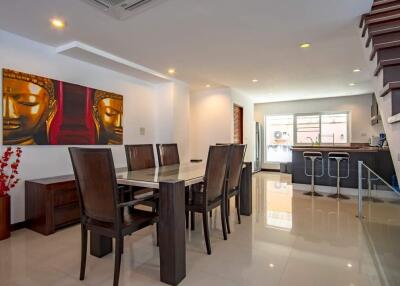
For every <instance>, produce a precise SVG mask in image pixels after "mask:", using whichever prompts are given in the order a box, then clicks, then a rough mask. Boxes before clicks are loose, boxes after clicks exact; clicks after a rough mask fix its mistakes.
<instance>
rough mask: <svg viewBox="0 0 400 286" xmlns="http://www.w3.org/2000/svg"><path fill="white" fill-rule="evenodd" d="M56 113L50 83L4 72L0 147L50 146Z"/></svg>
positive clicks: (12, 72) (25, 75)
mask: <svg viewBox="0 0 400 286" xmlns="http://www.w3.org/2000/svg"><path fill="white" fill-rule="evenodd" d="M55 112H56V96H55V91H54V84H53V81H52V80H51V79H47V78H43V77H40V76H35V75H30V74H26V73H22V72H15V71H12V70H8V69H3V144H4V145H38V144H41V145H43V144H49V143H48V132H49V127H50V124H51V121H52V119H53V117H54V115H55Z"/></svg>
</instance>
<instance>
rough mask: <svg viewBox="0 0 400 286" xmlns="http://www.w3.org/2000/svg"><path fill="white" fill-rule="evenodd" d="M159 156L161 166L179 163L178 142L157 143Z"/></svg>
mask: <svg viewBox="0 0 400 286" xmlns="http://www.w3.org/2000/svg"><path fill="white" fill-rule="evenodd" d="M157 156H158V164H159V165H160V166H167V165H175V164H179V163H180V162H179V153H178V144H157Z"/></svg>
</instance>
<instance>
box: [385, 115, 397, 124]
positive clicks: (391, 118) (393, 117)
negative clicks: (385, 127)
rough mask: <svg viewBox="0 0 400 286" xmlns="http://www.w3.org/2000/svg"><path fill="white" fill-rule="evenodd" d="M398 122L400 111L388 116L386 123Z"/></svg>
mask: <svg viewBox="0 0 400 286" xmlns="http://www.w3.org/2000/svg"><path fill="white" fill-rule="evenodd" d="M398 122H400V113H397V114H395V115H393V116H390V117H389V118H388V123H389V124H394V123H398Z"/></svg>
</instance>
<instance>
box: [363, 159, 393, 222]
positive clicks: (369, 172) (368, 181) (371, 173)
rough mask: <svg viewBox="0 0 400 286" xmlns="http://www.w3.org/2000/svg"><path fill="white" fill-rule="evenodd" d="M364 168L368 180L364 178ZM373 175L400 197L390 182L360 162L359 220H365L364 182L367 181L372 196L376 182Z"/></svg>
mask: <svg viewBox="0 0 400 286" xmlns="http://www.w3.org/2000/svg"><path fill="white" fill-rule="evenodd" d="M363 168H365V169H366V170H367V178H363V176H362V173H363ZM371 175H373V176H375V177H376V178H377V179H378V180H379V181H381V182H382V183H383V184H384V185H386V186H387V187H388V188H389V189H390V190H392V191H393V192H394V193H395V194H396V195H398V196H399V197H400V192H399V190H397V189H396V188H394V187H393V186H392V185H390V184H389V183H388V182H386V181H385V180H384V179H383V178H382V177H381V176H379V175H378V174H377V173H376V172H374V170H372V169H371V168H370V167H368V166H367V165H366V164H364V162H363V161H358V205H357V217H358V218H359V219H362V218H364V216H363V180H367V186H368V194H371V181H372V180H376V179H375V178H374V179H371V177H372V176H371Z"/></svg>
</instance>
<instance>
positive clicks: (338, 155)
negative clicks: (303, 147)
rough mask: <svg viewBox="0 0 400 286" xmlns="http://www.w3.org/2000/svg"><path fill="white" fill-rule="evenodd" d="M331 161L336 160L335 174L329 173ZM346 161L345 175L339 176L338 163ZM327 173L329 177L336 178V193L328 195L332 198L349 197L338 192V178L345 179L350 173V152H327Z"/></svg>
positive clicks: (345, 198) (346, 198)
mask: <svg viewBox="0 0 400 286" xmlns="http://www.w3.org/2000/svg"><path fill="white" fill-rule="evenodd" d="M331 161H336V165H337V166H336V170H337V171H336V176H335V175H332V174H331ZM342 161H345V162H347V170H346V174H345V176H340V163H341V162H342ZM328 175H329V177H331V178H336V194H332V195H329V196H328V197H330V198H334V199H344V200H348V199H350V198H349V197H348V196H345V195H342V194H341V193H340V180H341V179H347V178H348V177H349V175H350V154H349V153H347V152H329V153H328Z"/></svg>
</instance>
